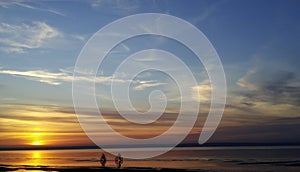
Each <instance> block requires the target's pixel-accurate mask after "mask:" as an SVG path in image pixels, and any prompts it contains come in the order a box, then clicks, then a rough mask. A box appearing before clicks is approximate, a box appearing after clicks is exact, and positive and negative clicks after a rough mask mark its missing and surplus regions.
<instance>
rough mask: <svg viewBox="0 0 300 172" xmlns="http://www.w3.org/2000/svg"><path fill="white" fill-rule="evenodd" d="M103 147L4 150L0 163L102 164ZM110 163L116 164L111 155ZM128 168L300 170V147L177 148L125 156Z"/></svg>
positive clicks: (8, 164)
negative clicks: (144, 156)
mask: <svg viewBox="0 0 300 172" xmlns="http://www.w3.org/2000/svg"><path fill="white" fill-rule="evenodd" d="M101 153H102V151H101V150H100V149H88V150H41V151H38V150H34V151H0V164H1V165H0V166H17V167H18V166H24V165H25V166H51V167H57V166H89V167H93V166H99V165H100V163H99V157H100V155H101ZM106 156H107V159H108V162H107V166H115V164H114V161H113V159H114V157H113V156H112V155H110V154H107V153H106ZM123 166H124V167H157V168H183V169H206V170H213V171H295V172H296V171H297V172H298V171H300V147H201V148H176V149H174V150H172V151H170V152H168V153H166V154H164V155H162V156H159V157H155V158H151V159H146V160H130V159H125V161H124V164H123Z"/></svg>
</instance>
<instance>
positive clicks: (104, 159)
mask: <svg viewBox="0 0 300 172" xmlns="http://www.w3.org/2000/svg"><path fill="white" fill-rule="evenodd" d="M100 163H101V165H102V167H105V164H106V157H105V155H104V153H102V155H101V157H100Z"/></svg>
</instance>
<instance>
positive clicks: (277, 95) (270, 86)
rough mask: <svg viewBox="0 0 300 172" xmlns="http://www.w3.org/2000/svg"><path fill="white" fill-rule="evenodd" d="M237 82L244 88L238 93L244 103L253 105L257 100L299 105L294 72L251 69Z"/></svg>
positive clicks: (297, 80) (299, 98) (298, 85)
mask: <svg viewBox="0 0 300 172" xmlns="http://www.w3.org/2000/svg"><path fill="white" fill-rule="evenodd" d="M237 84H238V85H239V86H240V87H241V88H243V89H244V90H243V91H240V92H238V94H239V95H241V96H242V98H243V99H242V101H243V104H245V105H247V104H249V105H251V106H253V104H256V103H257V102H262V103H268V104H271V105H279V104H290V105H294V106H299V105H300V81H299V77H298V76H297V74H296V73H294V72H290V71H266V70H264V69H257V70H253V69H252V70H250V71H248V72H247V73H246V75H245V76H243V77H241V78H240V79H239V80H238V82H237Z"/></svg>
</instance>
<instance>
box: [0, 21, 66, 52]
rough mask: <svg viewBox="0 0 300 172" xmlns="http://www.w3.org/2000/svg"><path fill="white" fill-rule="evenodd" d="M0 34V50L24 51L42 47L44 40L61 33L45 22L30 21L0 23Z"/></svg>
mask: <svg viewBox="0 0 300 172" xmlns="http://www.w3.org/2000/svg"><path fill="white" fill-rule="evenodd" d="M0 35H1V37H2V38H1V39H0V44H2V45H3V47H2V48H1V50H2V51H6V52H14V53H24V52H25V51H26V50H27V49H36V48H40V47H43V46H45V45H46V41H48V40H50V39H53V38H56V37H58V36H61V35H62V34H61V33H60V32H59V31H58V30H57V29H55V28H53V27H51V26H49V25H48V24H46V23H45V22H32V23H31V24H25V23H22V24H20V25H12V24H8V23H0Z"/></svg>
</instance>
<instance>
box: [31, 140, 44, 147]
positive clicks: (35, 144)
mask: <svg viewBox="0 0 300 172" xmlns="http://www.w3.org/2000/svg"><path fill="white" fill-rule="evenodd" d="M31 145H34V146H40V145H43V143H42V142H41V141H34V142H32V143H31Z"/></svg>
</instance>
